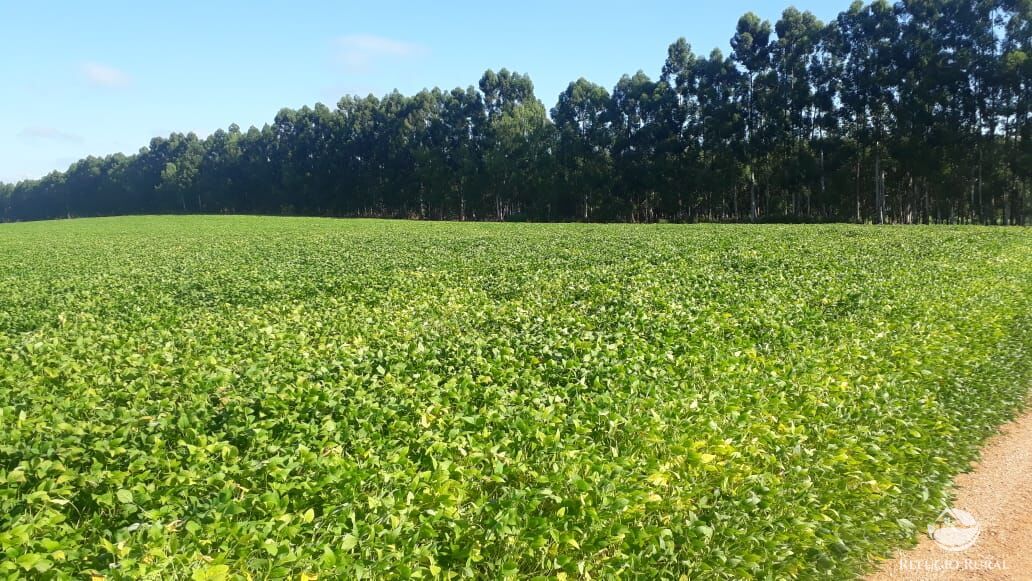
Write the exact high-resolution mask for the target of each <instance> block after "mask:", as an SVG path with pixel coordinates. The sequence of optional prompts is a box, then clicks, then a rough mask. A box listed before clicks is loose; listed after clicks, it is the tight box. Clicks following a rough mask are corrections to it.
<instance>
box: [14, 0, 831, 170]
mask: <svg viewBox="0 0 1032 581" xmlns="http://www.w3.org/2000/svg"><path fill="white" fill-rule="evenodd" d="M789 5H794V6H796V7H797V8H799V9H800V10H810V11H812V12H814V13H815V14H816V15H817V16H818V17H819V18H820V19H821V20H824V21H827V20H830V19H831V18H834V16H835V15H836V14H838V13H839V12H840V11H842V10H845V9H846V8H847V7H848V5H849V0H834V1H832V0H797V1H796V2H794V3H792V2H791V0H720V1H716V2H714V1H705V2H692V1H689V0H679V1H649V0H637V1H623V2H613V1H609V0H597V1H593V2H581V1H563V0H551V1H549V2H540V1H536V0H525V1H522V2H513V3H488V2H465V1H450V2H419V3H416V2H412V3H405V2H384V1H380V2H376V1H372V2H370V1H368V0H367V1H364V2H343V1H338V2H330V1H320V2H305V1H298V0H295V1H293V2H266V1H262V0H251V1H249V2H243V1H235V0H218V1H216V0H205V1H200V0H179V1H177V2H174V3H172V2H169V3H158V2H139V1H138V0H134V1H105V0H98V1H96V2H80V1H71V0H66V1H63V2H41V1H35V0H0V51H2V52H0V54H2V55H3V56H2V57H0V79H2V84H0V181H7V182H11V181H16V180H19V179H24V178H34V177H39V176H41V175H43V174H45V173H47V172H49V171H50V170H53V169H61V170H63V169H65V168H67V166H68V165H69V164H70V163H71V162H72V161H74V160H76V159H78V158H81V157H84V156H86V155H91V154H92V155H105V154H108V153H114V152H117V151H123V152H127V153H131V152H135V151H137V150H138V149H139V148H140V147H141V146H143V145H146V144H147V142H148V141H149V140H150V138H151V137H153V136H155V135H167V134H168V133H170V132H172V131H182V132H187V131H195V132H197V133H198V134H200V135H202V136H204V135H206V134H208V133H210V132H212V131H214V130H215V129H217V128H219V127H226V126H228V125H229V124H230V123H237V124H239V125H240V126H241V127H243V128H245V129H246V128H247V127H248V126H250V125H257V126H261V125H262V124H263V123H266V122H270V121H271V120H272V118H273V116H274V115H275V113H276V111H277V110H279V109H280V108H281V107H295V108H296V107H300V106H302V105H306V104H307V105H311V104H314V103H316V102H323V103H326V104H327V105H330V106H332V105H333V104H335V103H336V102H337V100H338V99H339V98H340V97H341V96H342V95H344V94H348V93H358V94H362V95H364V94H367V93H369V92H373V93H376V94H378V95H379V94H383V93H385V92H388V91H390V90H392V89H394V88H397V89H399V90H400V91H402V92H404V93H413V92H416V91H418V90H419V89H421V88H423V87H432V86H435V85H436V86H441V87H444V88H452V87H455V86H462V87H465V86H467V85H470V84H476V82H477V80H478V79H479V78H480V75H481V74H482V73H483V71H484V70H485V69H487V68H493V69H496V70H497V69H499V68H501V67H508V68H509V69H511V70H517V71H520V72H527V73H530V75H531V78H532V79H533V80H534V84H535V88H536V91H537V95H538V97H540V98H541V100H542V101H544V103H545V105H546V107H548V108H551V107H552V106H553V105H554V104H555V101H556V97H557V95H558V94H559V92H560V91H562V90H563V89H564V88H565V87H566V85H567V84H568V83H569V82H570V81H572V80H575V79H577V78H578V77H581V76H583V77H586V78H588V79H590V80H592V81H594V82H597V83H600V84H602V85H604V86H606V87H612V86H613V85H614V84H615V83H616V81H617V79H619V77H620V75H621V74H624V73H634V72H635V71H637V70H638V69H642V70H644V71H645V72H646V73H648V74H650V75H652V76H657V75H658V73H659V69H660V67H662V64H663V59H664V58H665V54H666V47H667V46H668V45H669V44H670V43H671V42H672V41H674V40H675V39H677V38H678V37H680V36H684V37H685V38H687V39H688V41H689V42H690V43H691V44H692V47H693V48H694V49H695V52H697V53H700V54H708V53H709V52H710V50H712V49H713V48H714V47H719V48H721V49H722V50H724V51H725V53H726V52H728V50H729V40H730V38H731V35H732V34H733V33H734V27H735V23H736V22H737V20H738V17H739V16H741V15H742V14H743V13H745V12H747V11H750V10H751V11H753V12H756V13H757V14H759V15H760V16H761V17H763V18H766V19H770V20H771V21H772V22H773V21H775V20H776V19H777V17H778V16H779V15H780V14H781V11H782V10H783V9H784V8H786V7H787V6H789Z"/></svg>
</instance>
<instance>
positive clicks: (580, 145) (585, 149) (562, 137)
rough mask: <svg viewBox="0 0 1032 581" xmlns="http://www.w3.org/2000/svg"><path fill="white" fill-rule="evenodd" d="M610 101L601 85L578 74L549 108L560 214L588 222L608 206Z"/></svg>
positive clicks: (610, 165)
mask: <svg viewBox="0 0 1032 581" xmlns="http://www.w3.org/2000/svg"><path fill="white" fill-rule="evenodd" d="M609 99H610V96H609V92H608V91H607V90H606V89H605V87H602V86H601V85H597V84H595V83H592V82H590V81H588V80H587V79H585V78H583V77H581V78H580V79H577V80H576V81H574V82H572V83H570V85H569V86H568V87H566V90H565V91H563V92H562V93H561V94H560V95H559V100H558V103H557V104H556V106H555V107H554V108H553V109H552V121H553V122H554V123H555V126H556V130H557V132H558V143H557V148H556V161H557V165H558V170H557V174H558V175H557V178H558V184H557V185H558V187H559V192H558V197H559V199H558V201H557V211H558V212H560V213H561V214H562V215H566V216H571V217H577V218H580V219H583V220H592V219H595V218H599V217H602V216H599V215H598V212H599V210H600V209H601V208H602V207H604V206H607V205H611V204H610V203H609V201H608V198H609V186H610V180H611V176H612V156H611V151H610V147H611V145H612V134H611V133H610V125H609V119H608V108H609ZM605 217H608V216H605Z"/></svg>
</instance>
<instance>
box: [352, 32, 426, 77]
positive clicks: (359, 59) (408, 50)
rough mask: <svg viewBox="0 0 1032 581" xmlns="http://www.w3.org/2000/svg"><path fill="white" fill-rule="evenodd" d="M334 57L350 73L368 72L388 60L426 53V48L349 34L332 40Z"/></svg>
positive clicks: (375, 37) (408, 57) (381, 38)
mask: <svg viewBox="0 0 1032 581" xmlns="http://www.w3.org/2000/svg"><path fill="white" fill-rule="evenodd" d="M334 50H335V57H336V60H337V62H338V63H340V64H341V65H342V66H343V67H344V68H345V69H347V70H348V71H351V72H368V71H370V70H371V69H372V68H373V65H375V64H377V63H380V62H384V61H389V60H395V61H396V60H406V59H411V58H414V57H419V56H422V55H424V54H426V53H427V52H429V51H428V50H427V48H426V47H424V46H422V45H420V44H415V43H411V42H404V41H401V40H395V39H393V38H386V37H383V36H376V35H373V34H350V35H347V36H341V37H338V38H336V39H335V40H334Z"/></svg>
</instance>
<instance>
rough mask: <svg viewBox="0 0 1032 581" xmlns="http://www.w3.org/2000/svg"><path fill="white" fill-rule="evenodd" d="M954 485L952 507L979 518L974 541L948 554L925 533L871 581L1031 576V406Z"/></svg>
mask: <svg viewBox="0 0 1032 581" xmlns="http://www.w3.org/2000/svg"><path fill="white" fill-rule="evenodd" d="M954 484H955V489H954V490H955V492H956V501H955V502H954V504H953V508H957V509H961V510H965V511H967V512H969V513H971V515H973V516H974V517H975V518H976V519H977V520H978V525H979V527H980V529H981V532H980V533H979V535H978V538H977V541H976V542H975V544H974V545H973V546H971V547H970V548H969V549H966V550H964V551H959V552H949V551H946V550H944V549H942V548H940V547H939V546H938V545H937V544H936V543H935V541H933V540H932V539H931V538H929V537H928V535H927V534H923V533H922V534H921V540H920V542H919V544H918V545H917V547H915V548H913V549H910V550H907V551H900V552H899V553H897V555H896V556H895V557H892V558H889V559H886V560H885V561H883V562H882V563H880V568H879V569H878V570H877V572H875V573H874V574H873V575H869V576H868V577H867V578H866V579H867V580H868V581H885V580H889V579H906V580H922V581H923V580H936V581H940V580H951V581H952V580H954V579H956V580H960V579H1014V580H1028V579H1032V409H1029V408H1026V410H1025V411H1024V413H1022V414H1021V415H1020V416H1019V417H1018V418H1017V419H1015V420H1014V421H1012V422H1010V423H1008V424H1006V425H1004V426H1002V427H1001V428H1000V433H998V434H997V435H995V436H993V437H992V438H990V439H989V440H988V441H987V442H986V444H985V446H984V447H983V448H982V453H981V458H980V459H979V460H978V462H977V463H975V464H974V465H973V468H972V470H971V471H970V472H967V473H965V474H961V475H959V476H957V478H956V479H955V480H954Z"/></svg>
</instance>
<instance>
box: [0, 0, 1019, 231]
mask: <svg viewBox="0 0 1032 581" xmlns="http://www.w3.org/2000/svg"><path fill="white" fill-rule="evenodd" d="M731 47H732V51H731V54H730V56H725V55H724V54H723V53H721V52H720V51H719V50H714V51H713V52H712V53H710V54H709V55H708V56H701V55H696V54H695V53H694V52H693V50H692V47H691V46H690V45H689V43H688V42H687V41H686V40H685V39H678V40H677V41H675V42H674V43H673V44H671V45H670V48H669V50H668V53H667V58H666V60H665V62H664V63H662V67H661V68H660V72H659V75H658V76H657V78H655V79H653V78H652V77H650V76H649V75H648V74H646V73H645V72H644V71H638V72H636V73H635V74H633V75H624V76H623V77H622V78H620V79H619V81H618V82H617V83H616V85H615V86H614V87H613V88H612V90H611V91H608V90H607V89H606V88H605V87H603V86H600V85H597V84H595V83H593V82H591V81H589V80H587V79H584V78H580V79H578V80H576V81H574V82H572V83H570V85H569V87H567V89H566V90H565V91H563V92H562V93H561V94H560V95H559V96H558V101H557V103H556V105H555V106H554V107H553V108H552V109H551V110H550V112H549V111H548V110H546V107H545V105H544V104H543V103H542V102H541V100H540V99H539V98H538V97H537V96H536V95H535V92H534V84H533V82H532V81H531V79H530V77H529V76H528V75H526V74H521V73H517V72H513V71H509V70H507V69H504V68H503V69H501V70H499V71H497V72H495V71H492V70H489V71H487V72H485V73H484V75H483V76H482V77H481V79H480V81H479V83H477V85H476V86H470V87H468V88H465V89H463V88H455V89H453V90H451V91H446V90H441V89H438V88H434V89H428V90H423V91H420V92H419V93H417V94H416V95H413V96H406V95H402V94H400V93H398V92H397V91H395V92H392V93H390V94H388V95H384V96H382V97H376V96H373V95H370V96H367V97H358V96H346V97H344V98H342V99H341V100H340V101H339V102H338V103H337V104H336V107H335V108H332V109H331V108H330V107H327V106H325V105H323V104H321V103H317V104H316V105H315V106H314V107H308V106H305V107H302V108H300V109H298V110H293V109H282V110H281V111H279V112H278V113H277V114H276V116H275V118H274V120H273V122H272V124H267V125H265V126H263V127H261V128H257V127H251V128H249V129H247V130H246V131H245V130H242V129H241V128H240V127H238V126H237V125H235V124H234V125H230V126H229V127H228V128H227V129H225V130H222V129H220V130H218V131H216V132H214V133H212V134H211V135H209V136H207V137H206V138H204V139H201V138H199V137H198V136H197V135H195V134H193V133H190V134H186V135H184V134H180V133H173V134H172V135H169V136H168V137H167V138H166V137H156V138H154V139H152V140H151V142H150V144H149V145H147V146H146V147H143V148H142V149H140V150H139V152H138V153H136V154H134V155H123V154H115V155H109V156H107V157H87V158H85V159H82V160H79V161H77V162H75V163H73V164H72V165H71V167H69V168H68V169H67V170H66V171H64V172H52V173H50V174H48V175H47V176H45V177H43V178H41V179H38V180H26V181H22V182H19V183H17V184H3V183H0V217H2V219H4V220H32V219H45V218H55V217H68V216H98V215H112V214H138V213H267V214H303V215H320V216H381V217H408V218H425V219H461V220H563V221H566V220H584V221H657V220H672V221H746V220H753V221H829V220H851V221H872V222H879V223H880V222H895V223H916V222H972V223H986V224H1024V223H1027V222H1028V221H1029V220H1032V192H1030V191H1029V190H1030V185H1032V110H1030V104H1032V58H1030V55H1032V2H1030V1H1029V0H902V1H900V2H898V3H896V4H890V3H889V2H887V1H886V0H876V1H874V2H872V3H870V4H864V3H863V2H860V1H859V0H858V1H856V2H854V3H853V4H852V5H851V6H850V7H849V8H848V9H847V10H845V11H844V12H842V13H841V14H839V15H838V17H837V18H835V19H834V20H833V21H831V22H829V23H822V22H820V21H819V20H818V19H817V18H816V17H814V15H813V14H811V13H809V12H800V11H798V10H796V9H795V8H789V9H787V10H785V11H784V13H783V14H782V16H781V18H780V19H779V20H778V21H777V22H775V23H774V24H773V25H772V24H771V23H770V22H766V21H763V20H761V19H760V18H759V17H757V16H756V15H755V14H752V13H749V14H746V15H744V16H742V17H741V18H740V19H739V21H738V23H737V26H736V27H735V30H734V34H733V36H732V37H731Z"/></svg>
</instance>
